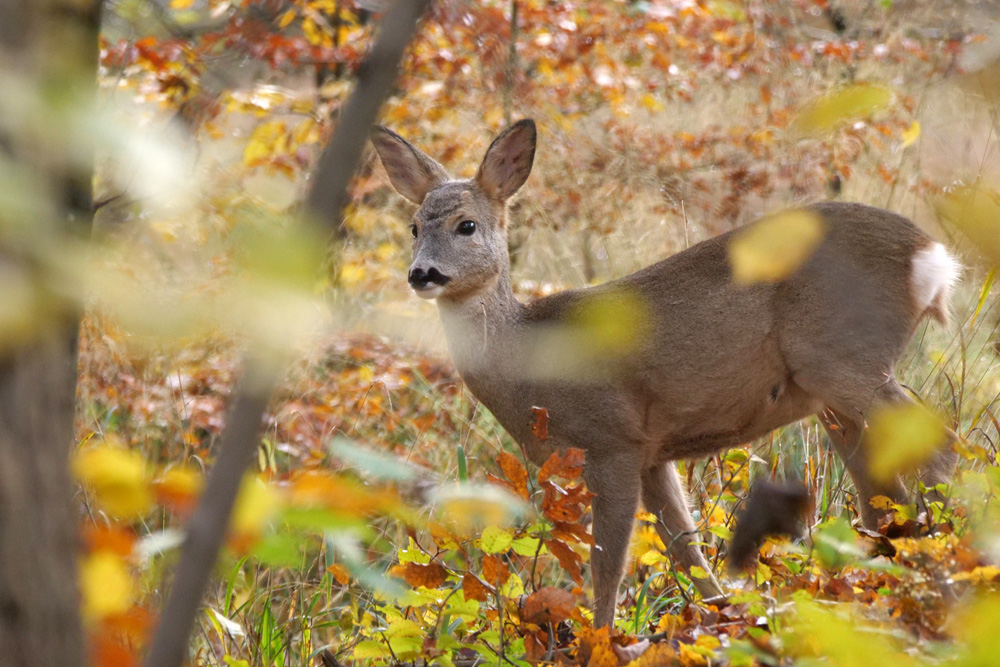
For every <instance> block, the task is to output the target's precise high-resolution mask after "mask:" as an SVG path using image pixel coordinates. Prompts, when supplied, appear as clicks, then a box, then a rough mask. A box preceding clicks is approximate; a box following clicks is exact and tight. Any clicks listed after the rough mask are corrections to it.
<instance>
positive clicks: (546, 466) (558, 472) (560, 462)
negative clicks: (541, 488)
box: [538, 447, 587, 483]
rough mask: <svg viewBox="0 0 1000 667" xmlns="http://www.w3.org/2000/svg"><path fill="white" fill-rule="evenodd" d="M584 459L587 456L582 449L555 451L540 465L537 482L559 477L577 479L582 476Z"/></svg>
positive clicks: (571, 448)
mask: <svg viewBox="0 0 1000 667" xmlns="http://www.w3.org/2000/svg"><path fill="white" fill-rule="evenodd" d="M586 458H587V454H586V452H584V451H583V450H582V449H577V448H575V447H569V448H566V449H562V450H558V449H557V450H556V451H554V452H552V454H550V455H549V458H547V459H546V460H545V463H543V464H542V467H541V469H540V470H539V471H538V482H539V483H542V482H546V481H548V480H549V478H551V477H561V478H563V479H567V480H574V479H577V478H579V477H580V475H581V474H583V464H584V461H585V460H586Z"/></svg>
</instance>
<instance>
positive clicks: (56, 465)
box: [0, 0, 100, 667]
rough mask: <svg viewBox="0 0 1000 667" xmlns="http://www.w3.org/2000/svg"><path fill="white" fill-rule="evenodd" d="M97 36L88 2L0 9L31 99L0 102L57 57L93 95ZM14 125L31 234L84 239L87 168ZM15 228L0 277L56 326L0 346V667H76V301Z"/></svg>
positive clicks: (11, 61) (79, 636)
mask: <svg viewBox="0 0 1000 667" xmlns="http://www.w3.org/2000/svg"><path fill="white" fill-rule="evenodd" d="M99 25H100V20H99V6H98V4H97V3H96V2H93V3H92V4H88V3H86V2H69V1H68V0H66V2H57V1H55V0H44V1H42V0H0V67H2V68H3V70H4V71H6V72H16V73H17V74H18V75H19V77H20V78H19V81H20V85H23V86H25V88H31V89H33V90H26V91H9V90H5V91H4V94H5V95H9V94H12V92H14V93H17V92H26V93H28V94H36V93H40V91H41V90H42V87H43V86H44V85H45V84H46V77H47V76H51V75H54V74H56V73H57V72H58V70H59V68H58V66H57V65H54V64H53V61H52V60H51V59H52V58H55V57H58V58H59V59H60V60H59V62H67V61H68V62H72V63H74V65H75V66H76V67H79V68H80V70H81V71H82V75H81V76H82V77H84V78H87V77H88V76H89V79H90V80H89V82H87V83H85V84H84V85H85V86H89V89H88V90H89V93H90V95H92V94H93V93H95V92H96V80H97V56H98V44H97V35H98V31H99ZM67 37H68V38H67ZM56 41H57V42H58V44H54V42H56ZM63 58H66V59H68V60H66V61H64V60H62V59H63ZM19 120H20V119H14V118H2V117H0V160H2V161H5V162H8V164H9V165H11V166H13V167H14V169H15V170H17V171H19V172H22V173H23V175H26V176H27V177H28V178H30V179H31V180H32V181H34V182H35V183H36V184H39V185H41V186H42V187H43V188H45V189H46V190H47V191H48V192H50V193H51V195H52V197H53V199H54V202H52V203H53V204H54V206H53V207H52V208H53V209H54V210H55V214H56V216H55V217H56V219H55V221H54V224H51V225H47V224H46V221H44V220H37V221H32V222H33V223H37V225H38V226H39V227H40V228H43V229H46V230H47V231H49V232H51V233H53V234H79V233H81V232H84V231H85V230H87V229H89V226H90V221H91V220H92V211H91V209H92V207H91V193H90V182H91V176H92V168H91V167H89V166H88V167H87V168H81V167H79V166H74V164H75V165H79V164H80V163H79V162H75V163H70V162H68V161H66V160H64V159H63V156H62V155H51V154H45V148H44V147H41V146H37V145H34V143H33V141H32V140H31V138H30V137H28V136H25V135H22V134H19V132H18V130H17V129H16V128H17V127H18V121H19ZM0 187H9V185H8V184H4V185H0ZM8 215H16V213H15V212H12V211H5V210H3V208H0V221H4V222H8V221H5V220H4V218H6V217H7V216H8ZM13 226H14V225H9V224H8V225H4V226H3V227H0V273H3V275H10V274H9V273H8V272H9V271H17V272H19V273H21V274H22V275H27V276H28V278H29V280H31V281H32V282H33V287H34V288H35V292H36V293H37V294H40V295H44V296H39V299H42V298H44V299H46V303H45V304H44V306H45V308H46V310H48V308H51V309H52V310H49V311H48V312H50V313H53V312H54V313H55V316H54V317H52V318H51V319H49V320H48V325H47V326H45V327H38V328H37V329H36V330H35V331H34V332H32V334H31V336H30V337H29V339H27V340H19V341H18V342H17V343H10V342H9V339H8V338H7V337H6V336H5V337H4V340H5V341H8V342H7V343H6V344H5V345H3V346H2V347H0V656H2V657H0V662H2V663H3V664H4V665H14V666H25V667H28V666H30V667H50V666H51V667H56V666H59V667H64V666H68V667H75V666H77V665H83V664H84V663H85V649H84V638H83V629H82V626H81V622H80V605H79V596H78V593H77V577H76V557H77V549H76V545H77V539H76V534H77V519H78V514H77V512H76V511H75V506H74V502H73V488H74V487H73V483H72V481H71V479H70V476H69V471H68V459H69V453H70V450H71V445H72V442H73V415H74V399H75V391H76V349H77V335H78V330H79V310H78V309H79V305H78V304H79V301H78V300H77V299H74V298H72V296H71V297H70V298H69V299H67V298H66V297H65V296H62V297H57V296H54V295H52V294H50V293H46V290H45V287H44V286H45V285H48V284H50V281H51V276H43V275H41V274H40V271H42V269H39V268H36V267H37V266H38V263H37V262H35V261H34V259H35V258H34V257H32V252H33V251H32V250H28V249H25V248H24V247H22V246H21V245H19V244H18V243H16V242H11V240H10V239H9V238H6V237H5V236H4V235H3V231H5V229H4V227H6V228H7V229H9V228H11V227H13ZM53 245H54V244H53ZM59 293H60V294H63V295H65V294H66V292H65V291H63V290H59Z"/></svg>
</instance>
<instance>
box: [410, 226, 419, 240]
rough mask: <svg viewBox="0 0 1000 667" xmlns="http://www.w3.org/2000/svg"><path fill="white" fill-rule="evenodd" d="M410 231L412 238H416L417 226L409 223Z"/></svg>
mask: <svg viewBox="0 0 1000 667" xmlns="http://www.w3.org/2000/svg"><path fill="white" fill-rule="evenodd" d="M410 231H411V232H412V233H413V238H417V226H416V225H410Z"/></svg>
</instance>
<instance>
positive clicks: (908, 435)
mask: <svg viewBox="0 0 1000 667" xmlns="http://www.w3.org/2000/svg"><path fill="white" fill-rule="evenodd" d="M868 437H869V440H870V443H871V473H872V476H873V477H875V478H876V479H879V480H882V481H888V480H890V479H892V478H893V477H895V476H896V475H898V474H900V473H903V472H907V471H909V470H912V469H914V468H918V467H919V466H920V464H922V463H923V462H925V461H927V460H928V459H929V458H931V457H932V456H933V455H934V454H935V452H937V451H938V450H939V449H940V448H941V446H942V445H943V444H944V443H945V442H946V440H945V429H944V424H942V423H941V420H940V419H938V418H937V417H936V416H935V415H934V414H933V413H931V412H930V411H929V410H927V409H926V408H924V407H922V406H920V405H917V404H916V403H907V404H901V405H892V406H887V407H883V408H881V409H879V410H877V411H876V412H875V414H873V415H872V418H871V420H870V421H869V426H868Z"/></svg>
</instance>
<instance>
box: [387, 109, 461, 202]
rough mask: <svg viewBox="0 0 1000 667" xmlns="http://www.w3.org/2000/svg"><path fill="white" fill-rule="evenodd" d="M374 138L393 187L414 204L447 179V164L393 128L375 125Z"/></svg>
mask: <svg viewBox="0 0 1000 667" xmlns="http://www.w3.org/2000/svg"><path fill="white" fill-rule="evenodd" d="M371 138H372V143H373V144H374V145H375V151H376V152H377V153H378V156H379V158H380V159H381V160H382V166H384V167H385V171H386V173H387V174H389V182H390V183H392V187H393V188H394V189H395V190H396V192H398V193H399V194H401V195H403V196H404V197H406V198H407V199H409V200H410V201H411V202H413V203H414V204H420V203H422V202H423V201H424V197H426V196H427V193H428V192H430V191H431V190H433V189H434V188H435V187H437V186H438V185H441V184H442V183H444V182H445V181H447V180H448V172H447V171H445V169H444V167H442V166H441V165H440V164H438V163H437V162H436V161H435V160H434V159H433V158H431V157H429V156H428V155H427V154H426V153H424V152H423V151H422V150H420V149H419V148H417V147H416V146H414V145H413V144H411V143H410V142H409V141H407V140H406V139H404V138H403V137H401V136H399V135H398V134H396V133H395V132H393V131H392V130H389V129H386V128H384V127H381V126H376V127H375V128H373V129H372V135H371Z"/></svg>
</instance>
